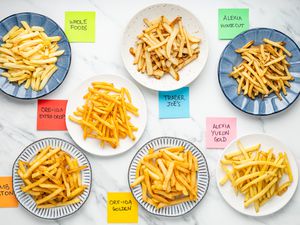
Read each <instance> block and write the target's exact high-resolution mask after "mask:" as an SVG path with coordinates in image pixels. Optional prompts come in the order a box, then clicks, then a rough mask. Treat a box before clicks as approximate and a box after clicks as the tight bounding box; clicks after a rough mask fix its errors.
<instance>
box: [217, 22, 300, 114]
mask: <svg viewBox="0 0 300 225" xmlns="http://www.w3.org/2000/svg"><path fill="white" fill-rule="evenodd" d="M262 29H266V30H271V31H275V32H278V33H280V34H282V35H284V36H286V37H287V38H288V39H290V40H291V41H292V42H293V43H294V44H295V45H296V47H297V49H298V51H299V52H300V47H299V46H298V45H297V43H296V42H295V41H294V40H293V39H292V38H291V37H290V36H288V35H287V34H285V33H283V32H281V31H279V30H277V29H274V28H268V27H256V28H251V29H248V30H246V31H244V32H242V33H240V34H238V35H236V36H235V37H234V38H233V39H232V40H230V41H229V42H228V44H227V45H226V46H225V48H224V49H223V51H222V53H221V55H220V57H219V62H218V82H219V86H220V89H221V90H222V93H223V95H224V96H225V97H226V98H227V100H228V101H229V102H230V103H231V105H233V106H234V107H235V108H237V109H238V110H240V111H242V112H244V113H247V114H248V115H251V116H254V117H255V116H261V117H266V116H271V115H274V114H277V113H281V112H283V111H284V110H286V109H288V108H289V107H290V106H291V105H293V103H294V102H296V100H297V99H298V97H299V95H300V92H298V94H297V96H296V98H295V99H294V100H293V101H292V102H290V103H289V104H288V105H287V106H286V107H285V108H283V109H280V110H277V111H274V112H271V113H254V112H248V111H245V110H243V109H241V108H239V107H238V106H236V105H235V104H233V102H232V101H231V99H230V98H229V97H228V96H227V95H226V94H225V91H224V90H223V86H222V84H221V79H220V76H221V75H220V64H221V59H222V58H223V56H224V54H225V50H226V49H227V47H228V46H229V45H231V43H232V42H233V41H234V40H235V39H236V38H238V37H240V36H241V35H244V34H246V33H247V32H249V31H253V30H262ZM247 98H248V97H247ZM249 100H251V99H249ZM251 101H253V100H251Z"/></svg>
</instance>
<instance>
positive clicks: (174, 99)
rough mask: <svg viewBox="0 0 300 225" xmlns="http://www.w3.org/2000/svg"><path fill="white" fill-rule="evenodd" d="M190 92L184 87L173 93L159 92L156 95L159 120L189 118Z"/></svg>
mask: <svg viewBox="0 0 300 225" xmlns="http://www.w3.org/2000/svg"><path fill="white" fill-rule="evenodd" d="M189 95H190V90H189V87H184V88H181V89H178V90H175V91H160V92H159V93H158V101H159V118H160V119H168V118H169V119H170V118H188V117H190V102H189V101H190V100H189V98H190V96H189Z"/></svg>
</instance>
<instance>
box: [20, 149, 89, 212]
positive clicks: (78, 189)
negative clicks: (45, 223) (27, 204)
mask: <svg viewBox="0 0 300 225" xmlns="http://www.w3.org/2000/svg"><path fill="white" fill-rule="evenodd" d="M18 164H19V169H18V175H19V176H20V177H21V178H22V180H23V182H24V185H23V186H22V187H21V190H22V191H23V192H25V193H27V194H29V195H31V196H32V198H33V199H34V200H35V202H36V204H37V208H52V207H58V206H65V205H71V204H75V203H78V202H80V198H79V197H78V196H79V195H80V194H81V193H82V192H83V191H84V190H85V189H86V186H85V185H82V182H81V174H80V171H81V170H83V169H85V168H86V166H80V165H79V163H78V161H77V159H74V158H72V157H71V156H70V155H69V154H67V153H66V152H64V151H63V150H61V149H60V148H59V147H58V148H52V147H51V146H47V147H45V148H43V149H41V150H40V151H39V152H38V153H37V155H36V156H35V158H34V159H33V160H32V161H30V162H24V161H21V160H20V161H19V162H18Z"/></svg>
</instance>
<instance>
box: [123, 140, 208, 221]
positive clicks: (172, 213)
mask: <svg viewBox="0 0 300 225" xmlns="http://www.w3.org/2000/svg"><path fill="white" fill-rule="evenodd" d="M173 146H184V147H185V149H187V150H190V151H191V152H192V154H193V155H194V156H195V157H196V158H197V160H198V168H199V171H198V172H197V182H198V193H197V197H198V199H197V201H188V202H183V203H180V204H177V205H172V206H167V207H164V208H161V209H156V208H155V207H154V206H153V205H150V204H149V203H147V202H144V201H143V199H142V188H141V185H138V186H136V187H134V188H131V187H130V184H131V183H133V182H134V180H135V171H136V167H137V165H138V163H139V161H140V160H142V158H143V157H144V156H145V155H147V154H148V151H149V149H150V148H153V149H155V150H159V149H161V148H165V147H173ZM128 184H129V187H130V189H131V192H132V194H133V196H134V198H135V199H136V200H137V202H138V203H139V204H140V205H141V206H142V207H143V208H144V209H145V210H146V211H148V212H149V213H151V214H153V215H156V216H166V217H176V216H182V215H184V214H186V213H188V212H190V211H191V210H192V209H193V208H195V207H196V206H197V205H198V204H199V202H200V201H201V200H202V199H203V198H204V196H205V194H206V192H207V190H208V186H209V171H208V166H207V163H206V159H205V157H204V155H203V153H202V152H201V151H200V150H199V149H198V148H197V147H196V146H195V145H194V144H192V143H191V142H189V141H186V140H183V139H180V138H174V137H159V138H155V139H153V140H151V141H149V142H148V143H146V144H145V145H144V146H143V147H141V148H140V149H139V150H138V152H137V153H136V154H135V156H134V157H133V159H132V161H131V163H130V165H129V169H128Z"/></svg>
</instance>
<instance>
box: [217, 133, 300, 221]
mask: <svg viewBox="0 0 300 225" xmlns="http://www.w3.org/2000/svg"><path fill="white" fill-rule="evenodd" d="M237 140H240V141H241V143H242V144H243V146H245V147H249V146H253V145H257V144H261V149H262V150H264V151H267V150H268V149H270V148H273V152H274V153H275V154H277V153H278V152H286V154H287V156H288V159H289V162H290V165H291V169H292V173H293V177H294V181H293V183H292V184H291V186H290V187H289V188H288V190H287V191H286V192H285V193H284V194H283V195H282V196H274V197H272V198H271V199H270V200H269V201H268V202H267V203H266V204H264V205H263V206H262V207H260V209H259V212H258V213H256V212H255V209H254V207H253V206H252V205H251V206H249V207H248V208H244V195H242V194H240V193H239V195H236V194H235V193H234V190H233V188H232V186H231V183H230V182H227V183H226V184H225V185H224V186H220V184H219V181H220V179H221V178H223V177H224V176H225V172H224V171H223V170H222V169H221V166H220V161H221V159H222V158H223V157H224V155H225V154H226V153H228V152H232V151H235V150H237V146H236V142H237ZM216 180H217V186H218V189H219V191H220V193H221V195H222V196H223V198H224V200H225V201H226V202H227V203H228V204H229V205H230V206H231V207H232V208H234V209H235V210H237V211H239V212H240V213H243V214H245V215H248V216H266V215H270V214H272V213H275V212H276V211H278V210H280V209H281V208H282V207H284V206H285V205H286V204H287V203H288V202H289V201H290V200H291V198H292V196H293V194H294V193H295V191H296V188H297V184H298V167H297V163H296V160H295V158H294V156H293V155H292V153H291V152H290V151H289V149H288V148H287V147H286V146H285V145H284V144H283V143H281V142H280V141H279V140H277V139H276V138H274V137H271V136H269V135H266V134H250V135H245V136H242V137H239V138H238V139H236V140H234V141H233V142H231V143H230V144H229V145H228V146H227V147H226V148H225V149H224V151H223V153H222V155H221V157H220V159H219V161H218V165H217V168H216Z"/></svg>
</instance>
